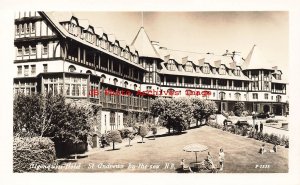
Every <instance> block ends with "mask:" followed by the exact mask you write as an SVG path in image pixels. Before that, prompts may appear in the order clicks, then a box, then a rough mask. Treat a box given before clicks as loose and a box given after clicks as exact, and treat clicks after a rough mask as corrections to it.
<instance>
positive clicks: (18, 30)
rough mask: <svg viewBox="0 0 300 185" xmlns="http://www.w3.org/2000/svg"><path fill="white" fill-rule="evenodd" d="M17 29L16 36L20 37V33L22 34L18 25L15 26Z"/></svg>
mask: <svg viewBox="0 0 300 185" xmlns="http://www.w3.org/2000/svg"><path fill="white" fill-rule="evenodd" d="M15 27H16V35H19V33H20V28H19V26H18V25H15Z"/></svg>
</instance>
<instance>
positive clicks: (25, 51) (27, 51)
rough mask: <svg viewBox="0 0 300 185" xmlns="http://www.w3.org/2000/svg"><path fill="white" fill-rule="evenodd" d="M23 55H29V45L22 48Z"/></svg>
mask: <svg viewBox="0 0 300 185" xmlns="http://www.w3.org/2000/svg"><path fill="white" fill-rule="evenodd" d="M24 55H29V47H26V48H25V50H24Z"/></svg>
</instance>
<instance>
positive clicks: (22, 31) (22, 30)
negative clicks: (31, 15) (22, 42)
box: [20, 24, 25, 34]
mask: <svg viewBox="0 0 300 185" xmlns="http://www.w3.org/2000/svg"><path fill="white" fill-rule="evenodd" d="M24 28H25V27H24V26H23V25H22V24H21V25H20V30H21V34H24Z"/></svg>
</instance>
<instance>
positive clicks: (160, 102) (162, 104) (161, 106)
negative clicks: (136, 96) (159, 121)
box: [150, 97, 168, 117]
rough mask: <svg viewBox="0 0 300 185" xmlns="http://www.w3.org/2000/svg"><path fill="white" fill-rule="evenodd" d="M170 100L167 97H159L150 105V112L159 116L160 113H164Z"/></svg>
mask: <svg viewBox="0 0 300 185" xmlns="http://www.w3.org/2000/svg"><path fill="white" fill-rule="evenodd" d="M167 102H168V99H166V98H161V97H160V98H158V99H156V100H154V101H153V102H152V103H151V105H150V112H151V114H152V115H153V116H154V117H158V116H160V115H163V113H164V111H165V108H166V103H167Z"/></svg>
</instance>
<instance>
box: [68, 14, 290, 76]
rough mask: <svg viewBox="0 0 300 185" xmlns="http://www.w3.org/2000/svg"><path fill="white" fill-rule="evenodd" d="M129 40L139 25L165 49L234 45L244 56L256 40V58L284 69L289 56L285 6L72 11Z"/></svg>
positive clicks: (195, 49)
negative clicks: (278, 8) (236, 9)
mask: <svg viewBox="0 0 300 185" xmlns="http://www.w3.org/2000/svg"><path fill="white" fill-rule="evenodd" d="M72 14H73V15H75V16H76V17H78V18H79V19H88V20H89V22H90V24H91V25H93V26H94V27H103V28H104V30H105V31H106V32H107V33H113V34H115V35H116V36H117V38H118V39H119V40H125V41H126V42H127V43H128V44H131V42H132V40H133V39H134V37H135V35H136V34H137V32H138V30H139V28H140V27H141V26H144V28H145V30H146V32H147V34H148V36H149V37H150V39H151V40H154V41H158V42H159V43H160V46H164V47H167V48H168V49H176V50H183V51H193V52H199V53H207V52H211V53H214V54H224V53H225V51H226V50H229V52H232V51H239V52H241V55H242V57H244V58H246V56H247V55H248V53H249V52H250V50H251V48H252V46H253V45H254V44H255V45H256V46H257V48H256V50H257V51H258V52H259V53H260V56H261V58H262V60H261V61H260V62H262V61H263V62H265V63H267V64H268V65H269V66H278V67H279V69H281V70H282V71H283V72H284V73H285V74H287V70H288V60H289V56H288V54H289V50H288V46H289V43H288V41H289V15H288V12H283V11H282V12H274V11H260V12H259V11H255V12H245V11H244V12H143V13H142V12H72Z"/></svg>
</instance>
